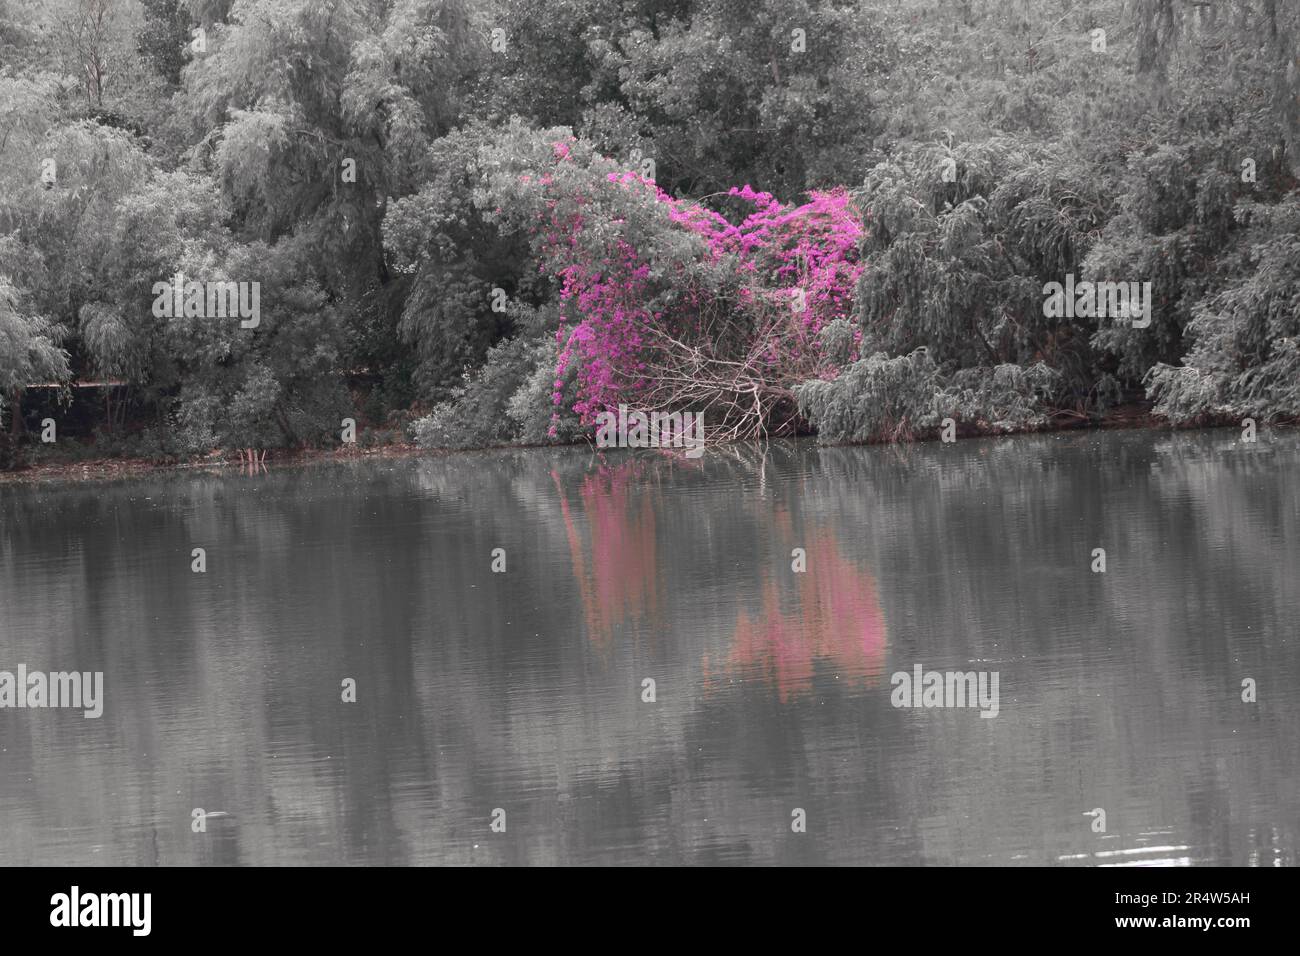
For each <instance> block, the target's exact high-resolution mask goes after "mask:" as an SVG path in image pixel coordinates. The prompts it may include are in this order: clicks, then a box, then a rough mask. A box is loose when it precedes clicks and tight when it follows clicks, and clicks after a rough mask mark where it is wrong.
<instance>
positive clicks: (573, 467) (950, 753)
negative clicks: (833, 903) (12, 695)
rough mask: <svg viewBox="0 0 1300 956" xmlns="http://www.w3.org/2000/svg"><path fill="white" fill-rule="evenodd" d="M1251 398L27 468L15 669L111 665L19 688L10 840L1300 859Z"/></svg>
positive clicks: (454, 857) (605, 857)
mask: <svg viewBox="0 0 1300 956" xmlns="http://www.w3.org/2000/svg"><path fill="white" fill-rule="evenodd" d="M1239 437H1240V435H1239V433H1238V432H1237V431H1235V430H1213V431H1203V432H1197V433H1175V434H1170V433H1167V432H1150V431H1122V432H1100V433H1098V432H1071V433H1055V434H1051V435H1039V436H1027V437H1014V438H1003V439H989V440H980V441H961V442H957V443H955V444H946V445H945V444H921V445H911V446H877V447H869V448H860V447H859V448H819V447H817V446H816V445H815V444H813V443H811V442H805V441H799V442H788V443H782V444H774V445H771V446H769V447H767V448H761V447H759V446H752V445H737V446H723V447H716V448H710V449H708V450H707V451H706V453H705V454H704V455H703V457H701V458H699V459H696V460H691V459H687V458H684V457H670V456H668V455H666V454H662V453H659V452H649V451H647V452H617V453H607V454H604V455H600V454H597V453H596V452H594V451H593V450H591V449H587V448H570V449H561V450H538V449H530V450H518V451H492V452H472V453H464V454H455V455H447V456H441V457H427V458H409V459H382V460H380V459H366V460H357V461H353V462H345V463H334V462H330V463H319V464H314V465H308V466H298V467H285V468H277V467H275V465H274V463H273V462H271V463H270V464H271V468H270V470H269V472H268V473H266V474H259V475H248V474H244V473H241V472H239V471H237V470H236V469H230V470H229V471H228V472H226V473H192V472H184V471H180V472H166V473H164V472H159V473H157V474H155V475H151V476H148V477H145V478H135V479H130V480H122V481H114V482H89V483H63V484H44V485H31V486H0V670H3V671H9V672H15V673H16V671H17V668H18V666H19V665H22V666H23V667H25V668H26V670H27V671H29V672H32V671H41V672H59V671H74V670H75V671H78V672H86V673H94V672H101V673H102V674H103V700H102V709H103V712H102V716H100V717H98V718H87V717H85V716H83V711H82V710H79V709H75V708H54V707H44V708H40V707H24V708H18V707H8V708H4V709H0V862H3V863H5V864H60V865H62V864H69V865H73V864H75V865H85V864H92V865H93V864H138V865H153V864H170V865H191V864H198V865H229V864H258V865H263V864H398V865H405V864H495V863H509V864H524V863H529V864H632V863H649V864H655V863H690V864H699V863H718V864H739V863H752V864H867V865H880V864H960V865H1061V866H1094V865H1151V864H1186V865H1207V864H1208V865H1216V864H1217V865H1224V864H1231V865H1252V866H1280V865H1294V864H1296V862H1297V852H1298V849H1300V734H1297V730H1298V729H1300V692H1297V687H1300V641H1298V640H1297V634H1298V633H1300V481H1297V478H1296V476H1297V466H1298V465H1300V435H1297V434H1295V433H1294V432H1263V433H1261V437H1260V440H1259V442H1257V443H1255V444H1246V443H1242V442H1240V441H1239ZM200 548H201V549H203V558H202V561H203V567H204V571H203V572H202V573H197V572H196V571H195V570H194V567H195V565H196V562H197V560H198V559H196V557H195V556H194V550H195V549H200ZM497 549H502V550H497ZM1096 549H1103V550H1104V556H1100V555H1098V554H1097V553H1096ZM1100 557H1104V561H1105V571H1104V572H1102V571H1100V570H1094V568H1098V567H1099V564H1098V562H1099V558H1100ZM494 564H495V565H496V566H497V567H498V568H501V567H502V566H504V570H503V571H494V570H493V565H494ZM797 568H798V569H797ZM918 667H919V668H920V669H921V672H922V674H925V673H927V672H929V671H936V672H940V674H941V675H942V674H947V673H949V672H954V673H973V672H979V673H980V674H983V675H985V676H990V675H993V674H996V675H997V684H996V689H997V707H996V716H993V715H992V713H991V710H990V708H988V707H983V708H981V707H979V706H971V704H972V703H973V702H972V701H971V700H967V701H966V704H965V705H964V706H963V705H960V704H959V705H957V706H925V703H924V701H923V700H922V698H921V688H920V687H917V688H915V689H914V690H907V691H906V692H905V691H904V690H903V688H904V687H905V685H904V684H903V683H902V681H901V679H899V678H895V676H894V675H896V674H898V675H903V674H906V675H908V679H909V680H911V679H912V675H914V674H915V673H916V669H917V668H918ZM961 680H962V678H958V682H957V688H958V690H960V686H961ZM651 682H652V683H651ZM949 684H951V682H949ZM950 689H951V687H950V686H949V685H948V684H945V686H944V687H941V688H940V690H942V691H944V694H945V695H946V696H943V697H942V701H941V702H943V703H948V704H952V703H953V700H952V698H951V694H950V693H948V691H949V690H950ZM990 689H991V688H990ZM913 694H914V695H915V696H912V695H913ZM353 696H354V697H355V700H350V699H349V700H345V699H344V698H345V697H349V698H350V697H353ZM1243 697H1245V698H1248V699H1243ZM1249 698H1253V699H1249ZM900 702H901V703H906V704H908V705H909V706H896V705H897V704H899V703H900ZM917 703H921V706H915V704H917ZM196 810H202V811H204V815H203V816H201V817H195V811H196ZM1098 810H1100V811H1103V812H1104V817H1103V816H1102V815H1101V814H1098V813H1096V812H1095V811H1098ZM200 823H201V824H202V826H201V827H200ZM1103 825H1104V829H1102V826H1103ZM196 830H199V831H200V832H196Z"/></svg>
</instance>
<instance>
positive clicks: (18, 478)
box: [0, 403, 1289, 486]
mask: <svg viewBox="0 0 1300 956" xmlns="http://www.w3.org/2000/svg"><path fill="white" fill-rule="evenodd" d="M1239 424H1240V423H1237V422H1233V421H1229V420H1218V421H1203V422H1199V423H1197V424H1195V425H1187V426H1182V427H1180V428H1174V429H1172V430H1177V431H1200V430H1206V429H1213V428H1230V427H1237V426H1239ZM1283 427H1289V426H1283ZM1116 429H1132V430H1146V431H1170V430H1171V427H1170V425H1169V423H1168V422H1167V421H1165V420H1163V419H1161V418H1160V417H1159V416H1156V415H1153V414H1152V413H1151V410H1150V406H1149V405H1148V404H1143V403H1133V404H1129V405H1121V406H1116V407H1114V408H1111V409H1109V410H1108V411H1107V413H1106V414H1105V415H1104V416H1103V417H1102V418H1100V419H1099V420H1097V421H1089V420H1083V419H1080V418H1078V417H1075V416H1062V417H1059V418H1057V419H1056V420H1055V421H1053V422H1052V423H1051V424H1048V425H1045V426H1039V427H1034V428H1022V429H1015V430H1011V431H1001V430H994V429H991V428H982V429H981V428H968V429H965V430H963V431H962V432H960V433H959V437H958V440H962V441H965V440H969V439H979V438H1002V437H1008V438H1009V437H1014V436H1017V435H1025V434H1052V433H1057V432H1077V431H1108V430H1116ZM790 437H795V436H790ZM797 437H800V438H805V439H815V437H816V436H813V435H802V436H797ZM745 441H746V443H750V444H753V443H757V442H756V441H755V440H745ZM915 441H925V442H934V441H939V439H938V438H937V437H932V438H925V439H915ZM909 443H911V442H910V441H902V440H897V441H889V440H884V439H881V440H878V441H875V442H841V443H838V444H839V445H841V446H853V445H882V444H894V445H897V444H909ZM584 444H586V445H587V446H589V447H590V448H591V449H592V451H593V452H595V453H598V454H602V455H603V454H607V453H612V454H616V455H617V454H619V453H621V452H626V451H646V450H654V449H630V448H597V447H596V446H595V444H594V443H592V442H585V443H584V442H581V441H575V442H570V443H568V444H565V445H556V444H555V443H547V444H539V445H519V444H513V445H485V446H481V447H476V448H457V449H446V448H427V447H422V446H421V445H419V444H416V443H414V442H411V441H405V440H402V439H401V438H400V433H396V432H392V433H388V434H387V435H386V436H378V437H372V438H371V440H370V441H369V442H367V443H366V444H360V443H359V444H354V445H343V446H340V447H334V448H298V449H275V450H274V451H272V452H269V453H268V454H267V455H266V457H265V458H264V459H263V458H261V457H259V458H258V464H257V465H252V466H250V465H249V464H248V463H247V459H246V458H245V457H244V456H243V453H242V451H240V450H230V449H214V450H213V451H212V452H210V453H209V454H207V455H201V456H193V457H191V458H187V459H150V458H132V457H119V458H102V457H96V456H95V450H94V447H93V445H82V444H75V445H74V446H73V447H74V448H75V449H76V451H75V452H74V453H73V454H72V456H71V457H69V455H68V450H67V449H66V448H64V449H60V450H58V451H57V452H54V453H53V454H49V455H46V456H45V457H44V458H43V459H42V458H37V460H35V461H31V462H29V463H27V464H26V465H24V466H22V467H19V468H15V469H10V470H5V471H0V486H3V485H6V484H9V485H34V484H41V483H45V482H81V481H106V480H116V479H121V478H133V477H140V476H145V475H150V474H154V473H158V472H177V473H179V472H184V471H194V472H208V473H214V472H215V473H223V474H226V473H230V472H237V473H245V474H248V475H250V476H251V475H255V474H259V473H260V474H265V473H267V472H268V471H269V470H270V469H272V468H279V467H285V466H289V467H295V466H302V465H312V464H318V463H328V462H354V461H360V460H367V459H395V458H435V457H442V456H446V455H455V454H458V453H469V452H478V451H498V450H526V449H529V448H578V447H582V446H583V445H584ZM714 447H716V445H715V446H714ZM662 451H663V452H664V453H665V454H674V455H676V454H682V450H681V449H670V448H665V449H662Z"/></svg>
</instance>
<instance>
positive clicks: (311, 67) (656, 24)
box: [0, 0, 1300, 467]
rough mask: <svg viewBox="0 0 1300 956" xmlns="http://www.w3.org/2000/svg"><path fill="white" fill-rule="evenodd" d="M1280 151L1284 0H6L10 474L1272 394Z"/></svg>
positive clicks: (1299, 94)
mask: <svg viewBox="0 0 1300 956" xmlns="http://www.w3.org/2000/svg"><path fill="white" fill-rule="evenodd" d="M1298 175H1300V8H1298V7H1297V5H1296V4H1293V3H1288V2H1282V0H1088V2H1083V0H858V2H852V0H835V2H816V0H233V2H232V0H0V466H6V467H7V466H12V465H14V464H15V463H21V462H24V461H28V460H31V458H32V456H34V455H35V454H37V453H38V452H39V451H40V449H41V442H40V435H39V432H40V421H41V417H42V413H41V412H39V411H37V410H36V408H35V406H36V405H37V404H39V403H38V401H37V390H38V389H39V390H40V393H41V395H42V396H45V397H42V398H41V399H40V401H41V402H43V403H44V406H43V407H45V406H48V405H49V398H48V395H50V394H53V395H54V396H55V397H56V398H55V400H56V404H58V403H62V404H63V405H65V406H66V405H67V403H69V402H71V400H72V398H73V396H74V392H76V391H77V389H75V388H74V385H75V384H76V383H85V382H98V383H109V384H106V385H103V386H102V387H101V388H100V389H99V391H98V392H97V393H96V394H97V395H100V396H102V398H101V399H100V406H99V407H98V408H97V409H96V412H95V420H94V423H93V434H91V435H88V436H85V437H87V438H90V439H93V440H92V441H91V442H90V447H92V448H93V449H95V450H96V452H97V453H100V454H105V453H107V454H115V455H143V456H147V457H154V458H174V457H186V456H192V455H197V454H206V453H209V452H211V451H212V450H213V449H216V448H225V447H240V448H244V447H258V448H267V447H299V446H310V445H333V444H337V443H338V441H339V438H340V428H341V423H342V422H343V421H344V420H345V419H349V418H351V419H354V420H356V421H359V422H360V423H361V429H360V432H361V435H362V436H363V440H367V441H382V440H386V439H387V438H391V437H394V436H396V437H400V436H403V435H410V436H413V437H414V438H415V439H416V440H417V441H419V442H420V443H421V444H424V445H429V446H443V447H471V446H486V445H503V444H512V443H527V444H532V443H546V442H567V441H574V440H578V439H579V438H581V437H582V436H583V435H590V434H591V432H592V424H593V421H594V419H595V416H596V415H597V414H598V413H599V412H600V411H602V410H604V409H607V408H614V407H617V406H618V405H620V404H628V405H631V406H633V407H641V408H657V409H665V410H682V411H687V410H689V411H693V412H696V413H699V414H703V415H704V417H705V420H706V422H707V423H708V426H709V429H710V431H711V433H712V434H713V436H714V437H720V438H727V437H737V438H749V437H758V436H762V435H771V434H789V433H793V432H796V431H803V430H814V431H816V432H817V434H818V435H819V436H820V437H821V439H822V440H825V441H832V442H836V441H878V440H890V439H900V438H911V437H923V436H927V435H932V434H935V433H936V432H937V431H938V430H939V428H940V426H941V422H943V420H944V419H945V418H951V419H953V420H954V421H956V422H957V423H959V424H960V427H961V428H962V429H963V430H967V431H1003V430H1014V429H1026V428H1035V427H1044V426H1047V425H1050V424H1052V423H1060V422H1062V421H1088V420H1096V419H1098V418H1099V417H1101V416H1102V415H1104V414H1105V413H1106V411H1107V410H1108V409H1110V408H1113V407H1115V406H1117V405H1119V404H1122V403H1125V402H1131V401H1134V400H1138V401H1146V402H1150V403H1152V406H1153V409H1154V412H1155V413H1156V414H1158V415H1160V416H1163V417H1164V418H1166V419H1167V420H1169V421H1170V422H1172V423H1174V424H1195V423H1202V422H1213V421H1226V420H1234V419H1238V418H1241V417H1247V416H1249V417H1255V418H1257V419H1258V420H1260V421H1261V422H1290V421H1294V420H1296V419H1300V341H1298V339H1297V337H1298V336H1300V191H1298V190H1297V176H1298ZM178 275H180V276H184V277H187V278H189V279H191V280H196V281H198V282H200V283H203V282H206V283H256V284H257V291H258V295H259V301H260V320H259V321H258V322H257V323H256V324H255V327H250V323H248V322H243V323H241V322H240V321H236V320H230V319H226V318H222V319H213V318H211V317H208V316H205V315H202V314H198V310H196V312H195V314H187V313H188V311H189V310H188V309H185V308H182V309H179V310H166V312H167V314H160V310H159V309H158V308H156V307H154V306H155V301H156V299H157V298H158V295H157V293H156V292H155V289H156V287H158V285H159V283H163V284H166V283H169V282H171V281H173V277H175V276H178ZM1067 276H1069V277H1071V280H1070V281H1071V282H1073V281H1074V279H1075V278H1077V280H1078V281H1079V282H1080V283H1098V282H1116V283H1150V290H1151V310H1150V322H1149V324H1146V325H1145V326H1143V327H1138V325H1137V324H1136V323H1132V322H1124V321H1115V320H1114V317H1113V316H1111V317H1104V316H1103V317H1098V316H1096V315H1092V314H1076V313H1075V310H1070V311H1069V313H1068V314H1067V315H1059V314H1053V315H1049V314H1048V313H1049V312H1050V311H1051V310H1048V309H1045V308H1044V292H1043V290H1044V287H1045V286H1046V285H1047V284H1048V283H1052V282H1058V283H1059V282H1063V281H1065V277H1067ZM178 301H179V299H178ZM65 434H66V433H65Z"/></svg>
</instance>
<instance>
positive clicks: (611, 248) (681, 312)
mask: <svg viewBox="0 0 1300 956" xmlns="http://www.w3.org/2000/svg"><path fill="white" fill-rule="evenodd" d="M554 155H555V167H554V168H553V169H551V170H548V171H547V172H546V173H544V174H542V175H541V176H537V177H527V178H526V180H527V182H528V183H529V184H530V185H531V186H532V187H533V188H537V189H540V190H542V191H543V193H544V201H543V203H542V206H541V207H540V208H541V209H543V210H544V211H543V212H541V213H539V214H538V216H537V222H536V223H535V230H536V237H537V238H538V240H539V241H540V245H541V249H542V252H543V261H542V264H541V268H542V269H543V270H544V271H548V272H550V274H552V275H554V276H556V277H557V278H558V279H559V281H560V294H561V300H562V303H563V306H564V316H565V321H564V322H562V324H561V326H560V328H559V329H558V330H557V332H556V338H557V342H558V343H559V346H560V350H559V358H558V362H557V367H556V370H555V382H554V391H553V393H552V401H553V403H554V404H555V406H556V413H555V416H554V417H555V420H556V421H558V409H559V406H560V405H561V404H562V403H563V400H564V399H563V394H562V389H563V386H564V377H565V373H566V371H567V370H568V369H569V368H570V367H571V366H574V365H576V368H577V383H578V398H577V401H576V403H575V404H574V406H573V410H574V411H575V412H576V413H578V415H579V416H580V417H581V419H582V421H583V422H584V423H588V424H589V423H591V422H593V421H594V420H595V416H596V415H597V414H598V413H599V412H601V411H604V410H607V409H613V408H616V407H617V406H618V405H619V404H620V403H627V404H629V405H633V406H635V405H636V404H637V400H638V396H639V395H641V394H643V393H644V392H645V391H646V390H647V389H648V388H649V387H650V386H652V385H653V384H654V383H653V382H652V381H651V380H650V377H649V375H650V373H649V372H648V371H647V359H648V355H647V349H650V348H653V347H656V345H655V343H662V342H664V341H674V342H682V343H687V344H688V345H689V346H697V345H702V346H704V347H706V348H707V347H709V345H710V343H709V342H707V341H706V340H707V337H708V336H709V335H710V334H715V333H716V330H717V329H718V328H719V327H720V325H719V323H718V322H717V321H716V318H717V315H718V314H719V310H722V311H723V312H724V313H725V314H727V315H730V316H732V317H734V318H736V319H739V321H735V322H729V323H722V325H723V326H725V327H726V328H727V329H728V334H729V335H733V336H734V335H735V334H736V330H737V329H741V330H743V334H745V335H748V336H749V337H750V339H751V341H748V342H745V343H743V347H742V351H743V352H744V353H745V354H747V355H751V356H755V355H756V356H759V361H760V362H761V363H762V364H763V365H764V366H765V368H764V369H763V373H764V375H765V376H766V377H768V378H770V379H771V380H772V381H774V382H779V381H788V382H789V383H790V384H793V383H794V382H796V381H800V380H806V379H807V378H811V377H823V378H826V377H834V375H835V374H836V372H837V368H836V367H835V366H833V365H832V363H830V362H829V361H828V360H827V359H826V358H825V357H824V356H823V355H822V349H821V344H820V340H819V338H818V333H820V332H821V330H822V329H824V328H825V327H826V325H827V324H828V323H830V322H831V321H833V320H835V319H836V318H847V317H848V316H849V315H850V313H851V310H852V297H853V291H854V289H855V288H856V286H857V282H858V278H859V276H860V275H861V272H862V264H861V262H860V260H859V256H858V250H859V243H860V241H861V239H862V235H863V226H862V220H861V217H860V214H859V213H858V212H857V210H856V209H855V208H854V207H853V205H852V203H851V200H850V197H849V195H848V193H847V191H845V190H844V189H842V188H840V189H834V190H830V191H827V192H812V193H810V194H809V197H808V201H807V202H806V203H804V204H803V205H799V206H787V205H783V204H782V203H780V202H778V201H777V200H776V199H775V198H773V197H772V196H771V195H770V194H768V193H764V192H758V191H756V190H754V189H752V188H751V187H750V186H748V185H746V186H741V187H736V188H733V189H731V190H730V191H729V193H728V195H729V196H732V197H736V198H738V199H740V200H743V201H744V202H745V203H746V205H747V206H748V207H751V208H752V211H751V212H749V214H748V215H747V216H746V217H745V218H744V219H743V220H742V221H740V222H739V223H738V224H736V223H732V222H731V221H729V220H728V219H727V218H726V217H724V216H722V215H721V214H719V213H718V212H715V211H714V210H712V209H709V208H708V207H706V206H704V205H702V204H699V203H695V202H688V201H684V200H678V199H675V198H673V197H672V196H669V195H668V194H667V193H665V192H664V191H663V190H661V189H659V188H658V187H657V186H656V185H655V183H654V182H653V181H652V180H650V179H647V178H646V177H644V176H641V175H639V174H637V173H634V172H630V171H622V172H610V173H605V174H603V175H593V172H594V171H588V170H581V169H578V168H577V167H578V165H579V164H577V163H575V162H574V160H573V157H572V154H571V150H570V146H569V144H568V143H564V142H559V143H556V144H554ZM656 333H658V334H656ZM731 346H732V347H734V343H731ZM554 430H555V428H554V425H553V426H552V432H554Z"/></svg>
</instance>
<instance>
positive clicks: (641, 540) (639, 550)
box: [551, 461, 662, 647]
mask: <svg viewBox="0 0 1300 956" xmlns="http://www.w3.org/2000/svg"><path fill="white" fill-rule="evenodd" d="M644 470H645V469H644V467H643V466H642V464H641V463H640V462H637V461H631V462H627V463H625V464H623V465H621V466H619V467H617V468H608V467H605V466H604V465H601V466H600V467H598V468H597V469H596V470H595V471H594V472H592V473H591V474H588V475H587V476H585V477H584V478H583V479H582V485H581V488H580V490H579V494H580V496H581V499H582V504H583V514H584V515H585V516H586V519H587V521H586V523H587V527H588V529H589V538H588V543H587V544H586V546H584V544H583V541H582V537H581V534H580V533H579V530H578V526H577V522H576V521H575V518H574V515H573V513H572V512H571V511H570V509H569V500H568V497H567V496H566V495H565V493H564V488H563V486H562V485H561V484H560V478H559V475H557V474H556V473H555V472H554V471H552V472H551V476H552V478H553V479H554V480H555V487H556V491H557V492H558V494H559V496H560V511H561V513H562V514H563V515H564V529H565V533H566V536H567V538H568V545H569V556H570V559H571V560H572V562H573V576H574V579H575V580H576V581H577V582H578V589H579V593H580V594H581V596H582V606H583V610H584V611H585V614H586V621H587V635H588V637H589V638H590V639H591V641H592V642H593V643H594V644H596V645H597V646H598V647H607V646H608V645H609V641H610V636H611V633H612V631H613V628H614V625H616V624H618V623H620V622H623V621H628V620H634V619H637V618H641V617H644V616H645V615H646V614H647V613H653V612H654V610H655V603H656V588H657V586H658V582H659V581H660V580H662V575H661V573H660V571H661V569H660V568H659V566H658V563H657V561H656V555H655V513H654V508H653V507H652V505H651V503H650V496H649V495H647V494H644V493H641V494H638V493H637V492H638V491H639V490H640V489H639V487H638V479H643V478H644Z"/></svg>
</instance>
